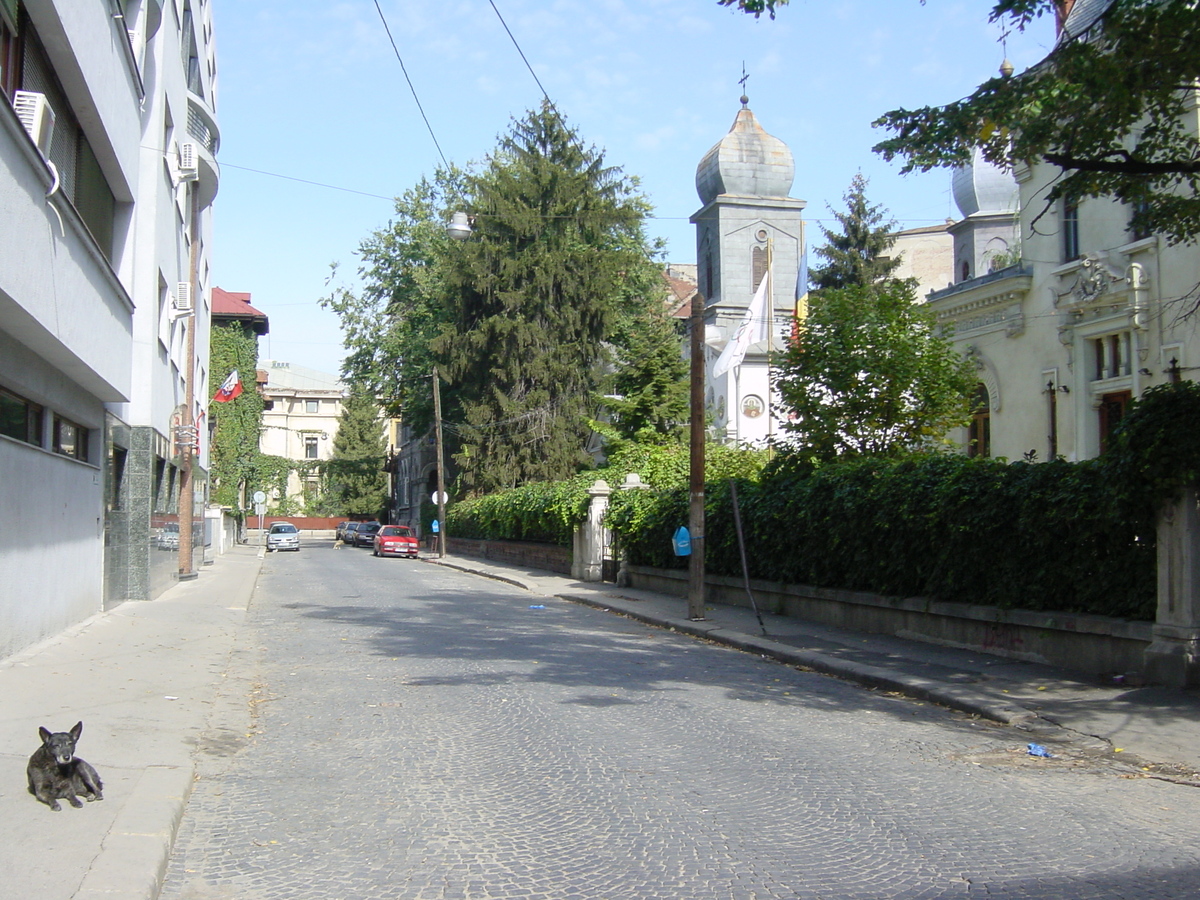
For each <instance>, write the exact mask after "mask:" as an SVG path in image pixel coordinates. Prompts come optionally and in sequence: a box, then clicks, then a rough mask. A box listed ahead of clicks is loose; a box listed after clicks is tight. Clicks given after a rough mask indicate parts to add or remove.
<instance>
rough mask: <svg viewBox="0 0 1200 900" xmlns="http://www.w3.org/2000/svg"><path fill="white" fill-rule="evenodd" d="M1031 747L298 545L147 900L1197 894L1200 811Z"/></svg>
mask: <svg viewBox="0 0 1200 900" xmlns="http://www.w3.org/2000/svg"><path fill="white" fill-rule="evenodd" d="M681 603H682V601H681ZM1027 742H1028V737H1026V736H1022V734H1021V733H1020V732H1017V731H1013V730H1009V729H1006V728H1003V727H1000V726H996V725H993V724H990V723H986V722H981V721H978V720H974V719H971V718H969V717H967V716H963V715H960V714H958V713H953V712H950V711H947V710H943V709H940V708H938V707H935V706H931V705H929V704H922V703H918V702H914V701H911V700H908V699H905V698H902V697H895V696H888V695H884V694H880V693H877V692H872V691H868V690H865V689H863V688H860V687H858V686H855V685H852V684H848V683H844V682H841V681H838V680H836V679H831V678H826V677H823V676H819V675H815V674H812V673H807V672H802V671H798V670H795V669H792V668H789V667H787V666H784V665H781V664H779V663H774V662H771V661H767V660H764V659H760V658H757V657H755V656H752V655H749V654H745V653H740V652H738V651H735V650H730V649H726V648H722V647H717V646H712V645H708V644H705V643H703V642H699V641H696V640H693V639H690V638H686V637H682V636H680V635H677V634H673V633H670V632H667V631H663V630H658V629H654V628H650V627H647V626H643V625H640V624H637V623H635V622H632V621H630V620H626V619H622V618H620V617H617V616H614V615H611V614H609V613H605V612H601V611H598V610H594V609H590V608H586V607H582V606H576V605H574V604H571V603H569V602H565V601H561V600H555V599H547V598H542V597H538V596H536V595H533V594H529V593H526V592H524V591H522V590H520V589H518V588H513V587H509V586H508V585H504V584H500V583H497V582H492V581H488V580H486V579H482V578H479V577H476V576H473V575H469V574H464V573H461V572H457V571H454V570H451V569H445V568H440V567H438V566H435V565H430V564H428V563H423V562H418V561H413V560H406V559H375V558H374V557H372V556H371V555H370V552H369V551H367V550H365V549H364V550H354V549H351V548H343V549H338V550H335V549H333V548H332V547H331V546H330V544H329V543H328V542H323V541H322V542H317V541H311V540H310V541H307V542H306V544H305V546H304V548H303V549H302V550H301V552H300V553H290V554H272V555H271V556H270V557H269V558H268V559H267V560H266V563H265V566H264V569H263V575H262V577H261V579H260V581H259V586H258V590H257V593H256V595H255V598H254V601H253V603H252V605H251V608H250V613H249V617H248V619H247V625H246V628H245V632H244V634H243V636H242V640H241V642H240V646H239V649H238V651H237V652H235V654H234V656H233V659H232V663H231V669H230V672H229V677H228V684H227V690H226V692H225V695H224V697H223V699H222V701H221V702H220V703H218V704H217V707H216V708H215V709H214V713H213V722H212V727H211V729H210V732H209V734H208V736H207V738H206V741H205V743H204V745H203V746H202V747H201V748H200V749H199V760H200V764H199V771H200V777H199V780H198V781H197V784H196V787H195V791H194V793H193V795H192V799H191V802H190V804H189V806H188V809H187V812H186V814H185V817H184V821H183V824H182V825H181V828H180V833H179V837H178V840H177V841H176V845H175V851H174V854H173V856H172V859H171V863H170V867H169V871H168V874H167V879H166V884H165V886H164V889H163V894H162V896H163V897H164V898H167V900H216V898H221V900H225V898H238V900H274V898H278V900H307V898H314V900H316V898H320V900H337V898H346V900H350V898H355V900H359V898H405V900H410V898H411V900H450V898H463V900H490V898H497V900H499V898H503V900H573V898H579V900H609V898H611V900H617V898H621V900H629V898H679V900H699V898H722V900H723V898H730V900H750V898H804V900H900V898H903V900H909V898H912V900H915V898H943V897H948V898H959V897H961V898H968V900H969V898H971V897H985V896H986V897H989V898H1036V900H1050V898H1063V900H1092V898H1095V900H1101V898H1103V900H1110V898H1127V900H1134V898H1137V900H1171V898H1181V900H1182V898H1188V900H1194V898H1196V897H1197V896H1200V841H1198V840H1197V835H1198V833H1200V793H1198V792H1197V791H1196V790H1195V789H1194V788H1189V787H1185V786H1181V785H1176V784H1171V783H1168V782H1163V781H1156V780H1148V779H1141V778H1127V777H1121V776H1120V774H1119V773H1118V772H1116V771H1115V770H1113V769H1111V768H1108V767H1105V765H1103V764H1102V763H1101V762H1098V761H1097V762H1088V761H1087V760H1086V758H1074V759H1069V758H1059V759H1038V758H1035V757H1031V756H1030V755H1029V754H1028V752H1027V749H1026V745H1027Z"/></svg>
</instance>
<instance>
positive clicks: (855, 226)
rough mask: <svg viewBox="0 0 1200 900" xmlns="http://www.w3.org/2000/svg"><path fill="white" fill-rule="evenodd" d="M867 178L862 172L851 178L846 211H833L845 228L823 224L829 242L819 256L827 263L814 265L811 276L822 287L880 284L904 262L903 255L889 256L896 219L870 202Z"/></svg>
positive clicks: (816, 285)
mask: <svg viewBox="0 0 1200 900" xmlns="http://www.w3.org/2000/svg"><path fill="white" fill-rule="evenodd" d="M866 192H867V179H866V178H864V177H863V174H862V173H861V172H859V173H858V174H857V175H855V176H854V179H853V180H852V181H851V182H850V189H849V190H848V191H847V192H846V193H845V194H843V195H842V199H843V200H845V201H846V211H845V212H838V211H837V210H835V209H834V208H833V207H829V211H830V212H831V213H833V217H834V218H835V219H837V220H838V223H839V224H840V225H841V231H840V232H837V231H830V230H829V229H828V228H826V227H824V226H821V231H822V232H824V234H825V241H826V244H825V246H823V247H818V248H817V250H816V254H817V256H819V257H821V258H822V259H824V260H825V261H826V262H825V265H822V266H814V267H813V269H812V273H811V276H810V279H809V280H810V281H811V282H812V286H813V287H814V288H817V289H822V288H847V287H855V286H863V287H865V286H867V285H872V284H877V283H879V282H880V281H882V280H883V279H885V278H888V277H890V276H891V275H892V273H893V272H895V271H896V268H897V267H898V266H899V265H900V260H899V259H889V258H887V257H886V256H884V254H886V253H887V252H888V250H890V249H891V247H892V245H893V244H894V243H895V242H896V238H895V236H894V235H893V234H892V231H893V230H894V229H895V227H896V222H895V220H893V219H891V218H889V217H888V212H887V210H885V209H884V208H883V207H881V206H878V205H875V204H871V203H868V202H867V195H866Z"/></svg>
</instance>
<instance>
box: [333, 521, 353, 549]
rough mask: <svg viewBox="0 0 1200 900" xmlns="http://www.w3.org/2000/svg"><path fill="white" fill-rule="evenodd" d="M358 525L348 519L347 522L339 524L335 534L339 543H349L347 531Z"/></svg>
mask: <svg viewBox="0 0 1200 900" xmlns="http://www.w3.org/2000/svg"><path fill="white" fill-rule="evenodd" d="M357 524H358V523H357V522H351V521H350V520H349V519H347V520H346V521H345V522H338V525H337V528H336V529H334V532H333V536H334V538H335V539H337V540H339V541H345V542H346V543H349V542H348V541H346V529H347V528H348V527H349V526H351V525H357Z"/></svg>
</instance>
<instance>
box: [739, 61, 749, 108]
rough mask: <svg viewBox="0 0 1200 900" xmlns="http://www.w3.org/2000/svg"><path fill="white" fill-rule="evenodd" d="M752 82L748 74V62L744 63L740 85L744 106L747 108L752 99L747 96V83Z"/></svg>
mask: <svg viewBox="0 0 1200 900" xmlns="http://www.w3.org/2000/svg"><path fill="white" fill-rule="evenodd" d="M749 80H750V76H749V75H748V74H747V73H746V62H745V60H743V61H742V77H741V78H739V79H738V84H740V85H741V86H742V98H741V99H742V106H747V105H749V103H750V98H749V97H747V96H746V82H747V81H749Z"/></svg>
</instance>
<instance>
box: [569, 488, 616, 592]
mask: <svg viewBox="0 0 1200 900" xmlns="http://www.w3.org/2000/svg"><path fill="white" fill-rule="evenodd" d="M611 495H612V488H610V487H609V486H608V482H607V481H597V482H596V483H595V484H593V485H592V486H591V487H590V488H588V496H589V497H590V498H591V501H590V503H589V504H588V514H587V519H585V520H584V522H583V524H582V525H580V526H579V527H578V528H577V529H575V539H574V547H573V549H574V552H573V553H572V554H571V577H572V578H574V579H577V580H578V581H603V580H604V547H605V546H606V544H607V542H608V541H607V535H606V534H605V533H604V532H605V528H604V514H605V513H606V512H607V511H608V498H609V497H610V496H611Z"/></svg>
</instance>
